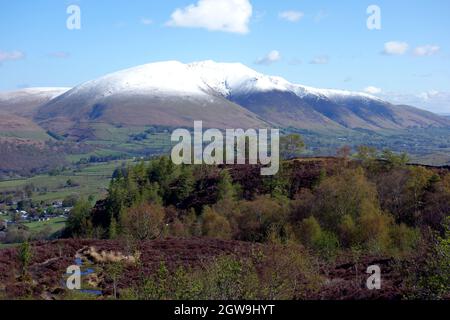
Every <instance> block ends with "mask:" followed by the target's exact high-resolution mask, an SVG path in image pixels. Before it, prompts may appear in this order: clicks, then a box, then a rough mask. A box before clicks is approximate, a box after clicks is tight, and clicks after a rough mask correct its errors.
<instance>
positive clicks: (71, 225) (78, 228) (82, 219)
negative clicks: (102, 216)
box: [66, 199, 92, 237]
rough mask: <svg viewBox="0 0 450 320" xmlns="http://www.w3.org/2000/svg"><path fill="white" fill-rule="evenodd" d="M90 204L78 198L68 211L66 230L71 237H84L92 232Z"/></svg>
mask: <svg viewBox="0 0 450 320" xmlns="http://www.w3.org/2000/svg"><path fill="white" fill-rule="evenodd" d="M91 209H92V207H91V204H90V202H89V201H87V200H85V199H80V200H78V202H77V203H76V204H75V206H74V207H73V209H72V210H71V211H70V214H69V218H68V219H67V227H66V228H67V232H68V233H69V234H70V235H71V236H73V237H86V236H90V235H91V234H92V223H91Z"/></svg>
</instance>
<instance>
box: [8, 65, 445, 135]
mask: <svg viewBox="0 0 450 320" xmlns="http://www.w3.org/2000/svg"><path fill="white" fill-rule="evenodd" d="M61 93H62V94H60V95H58V96H57V97H55V98H54V99H51V100H50V101H48V102H47V103H45V104H43V105H42V106H40V107H39V108H38V110H37V111H36V113H35V119H36V120H38V121H39V122H40V123H41V125H43V126H44V127H46V128H47V129H51V130H56V131H60V132H62V131H67V130H69V129H73V128H77V127H78V126H80V125H83V126H86V125H87V126H89V124H90V123H98V122H100V123H108V124H114V125H124V126H144V125H164V126H174V127H179V126H192V124H193V121H194V120H203V122H204V124H205V126H207V127H217V128H230V127H231V128H235V127H241V128H250V127H253V128H258V127H267V126H277V127H285V128H286V127H293V128H298V129H311V130H315V129H317V130H323V129H339V128H351V129H356V128H361V129H370V130H379V129H404V128H412V127H430V126H434V127H448V126H450V121H449V120H448V119H446V118H444V117H440V116H437V115H435V114H433V113H430V112H427V111H424V110H420V109H417V108H414V107H410V106H397V105H393V104H391V103H389V102H386V101H383V100H381V99H379V98H377V97H375V96H372V95H368V94H365V93H359V92H348V91H341V90H328V89H316V88H311V87H307V86H303V85H299V84H293V83H290V82H289V81H287V80H285V79H283V78H281V77H276V76H268V75H264V74H262V73H259V72H257V71H255V70H253V69H251V68H249V67H247V66H245V65H243V64H240V63H216V62H214V61H202V62H194V63H189V64H184V63H181V62H178V61H166V62H157V63H151V64H145V65H142V66H137V67H134V68H130V69H126V70H122V71H119V72H115V73H112V74H108V75H106V76H103V77H100V78H98V79H95V80H92V81H88V82H86V83H83V84H81V85H79V86H76V87H74V88H72V89H71V90H69V91H67V92H61ZM0 109H1V105H0Z"/></svg>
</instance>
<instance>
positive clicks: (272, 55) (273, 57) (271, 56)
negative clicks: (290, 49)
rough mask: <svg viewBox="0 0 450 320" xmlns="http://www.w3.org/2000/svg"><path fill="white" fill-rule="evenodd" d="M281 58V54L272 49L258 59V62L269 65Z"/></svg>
mask: <svg viewBox="0 0 450 320" xmlns="http://www.w3.org/2000/svg"><path fill="white" fill-rule="evenodd" d="M280 59H281V54H280V52H278V51H277V50H272V51H270V52H269V53H268V54H266V56H264V57H262V58H259V59H258V60H256V62H255V63H256V64H263V65H269V64H272V63H274V62H277V61H279V60H280Z"/></svg>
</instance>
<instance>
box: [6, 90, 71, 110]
mask: <svg viewBox="0 0 450 320" xmlns="http://www.w3.org/2000/svg"><path fill="white" fill-rule="evenodd" d="M69 89H70V88H28V89H21V90H16V91H9V92H0V112H7V113H13V114H16V115H20V116H25V117H32V116H34V115H35V114H36V111H37V107H39V106H41V105H43V104H45V103H47V102H49V101H50V100H52V99H53V98H55V97H57V96H59V95H60V94H62V93H64V92H66V91H67V90H69Z"/></svg>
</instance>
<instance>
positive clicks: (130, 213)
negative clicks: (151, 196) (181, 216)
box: [121, 203, 165, 241]
mask: <svg viewBox="0 0 450 320" xmlns="http://www.w3.org/2000/svg"><path fill="white" fill-rule="evenodd" d="M164 217H165V214H164V208H163V207H161V206H160V205H158V204H151V203H142V204H139V205H136V206H134V207H132V208H130V209H128V210H127V212H126V214H125V216H124V217H123V221H121V223H122V226H123V229H124V230H125V233H126V234H127V235H130V236H131V237H133V238H134V239H136V240H141V241H142V240H151V239H155V238H157V237H159V236H160V235H161V234H162V232H163V229H164Z"/></svg>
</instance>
